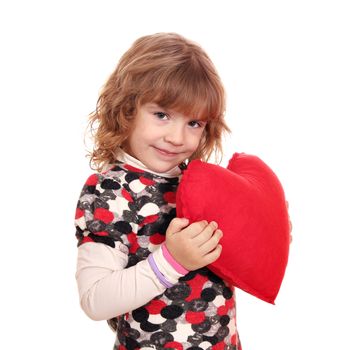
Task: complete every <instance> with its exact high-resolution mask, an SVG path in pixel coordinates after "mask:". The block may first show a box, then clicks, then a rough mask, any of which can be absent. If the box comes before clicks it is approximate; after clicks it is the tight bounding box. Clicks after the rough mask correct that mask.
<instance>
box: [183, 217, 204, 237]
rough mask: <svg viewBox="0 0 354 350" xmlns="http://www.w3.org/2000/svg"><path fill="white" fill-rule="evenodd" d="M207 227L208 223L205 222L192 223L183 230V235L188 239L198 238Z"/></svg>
mask: <svg viewBox="0 0 354 350" xmlns="http://www.w3.org/2000/svg"><path fill="white" fill-rule="evenodd" d="M207 226H208V221H206V220H202V221H197V222H193V223H192V224H190V225H189V226H188V227H187V228H186V229H185V233H186V234H187V235H188V236H189V237H190V238H194V237H196V236H198V235H199V234H200V233H201V232H202V231H203V230H204V229H205V228H206V227H207Z"/></svg>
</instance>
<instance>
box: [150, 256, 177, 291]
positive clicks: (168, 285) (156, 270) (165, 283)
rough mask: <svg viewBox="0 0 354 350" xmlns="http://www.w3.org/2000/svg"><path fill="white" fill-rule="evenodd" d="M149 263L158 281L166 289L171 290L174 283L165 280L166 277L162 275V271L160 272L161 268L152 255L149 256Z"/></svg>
mask: <svg viewBox="0 0 354 350" xmlns="http://www.w3.org/2000/svg"><path fill="white" fill-rule="evenodd" d="M148 262H149V264H150V267H151V269H152V271H154V273H155V275H156V277H157V278H158V280H159V281H160V282H161V284H162V285H163V286H164V287H166V288H171V287H172V286H173V284H172V283H170V282H169V281H167V279H166V278H165V276H164V275H163V274H162V273H161V271H160V270H159V268H158V267H157V265H156V262H155V259H154V257H153V255H152V254H150V255H149V256H148Z"/></svg>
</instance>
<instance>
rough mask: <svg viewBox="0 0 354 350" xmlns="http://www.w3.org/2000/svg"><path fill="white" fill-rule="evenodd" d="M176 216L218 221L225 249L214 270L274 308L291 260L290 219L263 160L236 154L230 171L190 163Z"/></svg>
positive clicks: (280, 191) (185, 172) (273, 177)
mask: <svg viewBox="0 0 354 350" xmlns="http://www.w3.org/2000/svg"><path fill="white" fill-rule="evenodd" d="M177 216H178V217H186V218H188V219H189V220H190V221H191V222H194V221H200V220H207V221H212V220H214V221H216V222H217V223H218V225H219V227H220V229H221V230H222V231H223V234H224V235H223V237H222V239H221V241H220V243H221V245H222V247H223V250H222V253H221V256H220V258H219V259H218V260H217V261H215V262H214V263H212V264H210V265H209V266H208V267H209V268H210V270H212V271H213V272H215V273H216V274H217V275H219V276H220V277H222V278H223V279H224V280H226V281H227V282H229V283H231V284H232V285H234V286H236V287H238V288H241V289H243V290H244V291H246V292H248V293H250V294H252V295H254V296H256V297H258V298H259V299H262V300H264V301H267V302H269V303H272V304H274V300H275V298H276V296H277V294H278V291H279V289H280V286H281V283H282V280H283V277H284V273H285V269H286V265H287V261H288V254H289V243H290V242H289V237H290V236H289V219H288V211H287V207H286V201H285V197H284V192H283V188H282V186H281V184H280V182H279V180H278V178H277V176H276V175H275V174H274V172H273V171H272V170H271V169H270V168H269V167H268V166H267V165H266V164H265V163H264V162H263V161H262V160H261V159H259V158H258V157H256V156H251V155H246V154H243V153H242V154H238V153H235V154H234V156H233V157H232V159H231V160H230V162H229V165H228V167H227V169H225V168H223V167H221V166H218V165H213V164H208V163H205V162H202V161H199V160H194V161H192V162H190V163H189V165H188V168H187V169H186V170H185V171H184V174H183V176H182V180H181V183H180V185H179V186H178V191H177Z"/></svg>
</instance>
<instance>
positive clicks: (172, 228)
mask: <svg viewBox="0 0 354 350" xmlns="http://www.w3.org/2000/svg"><path fill="white" fill-rule="evenodd" d="M188 224H189V220H188V219H186V218H174V219H173V220H172V221H171V222H170V224H169V226H168V228H167V231H166V235H173V234H174V233H177V232H180V231H182V230H183V229H184V228H185V227H187V226H188Z"/></svg>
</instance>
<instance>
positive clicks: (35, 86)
mask: <svg viewBox="0 0 354 350" xmlns="http://www.w3.org/2000/svg"><path fill="white" fill-rule="evenodd" d="M353 18H354V11H353V5H352V2H351V1H341V0H337V1H326V0H322V1H315V0H298V1H284V0H279V1H274V0H268V1H252V0H249V1H206V0H204V1H185V0H179V1H173V2H172V1H154V0H150V1H74V0H73V1H7V2H5V1H4V2H1V5H0V35H1V49H0V50H1V55H0V59H1V65H0V99H1V109H0V113H1V172H0V173H1V197H0V198H1V202H2V206H1V208H2V209H1V245H0V250H1V251H0V253H1V254H0V259H1V261H0V266H1V297H0V303H1V305H0V313H1V320H2V321H1V322H2V327H1V334H2V335H1V338H0V342H1V343H4V344H5V343H6V345H3V344H0V347H1V349H61V350H62V349H85V350H91V349H92V350H93V349H111V348H112V346H113V342H114V334H113V332H111V330H110V329H109V328H108V326H107V325H106V323H105V322H104V321H102V322H95V321H91V320H90V319H88V318H87V317H86V316H85V315H84V313H83V312H82V311H81V309H80V307H79V303H78V298H77V291H76V284H75V279H74V272H75V259H76V240H75V237H74V226H73V216H74V211H75V206H76V202H77V200H78V196H79V193H80V191H81V187H82V185H83V183H84V181H85V180H86V178H87V176H88V175H89V174H90V173H91V170H90V169H89V166H88V159H86V158H85V153H86V150H85V145H84V143H83V139H84V131H85V127H86V116H87V115H88V114H89V113H90V112H91V111H92V110H93V109H94V108H95V103H96V100H97V97H98V92H99V89H100V87H101V86H102V85H103V83H104V82H105V80H106V79H107V77H108V75H109V74H110V73H111V71H112V70H113V68H114V67H115V65H116V63H117V61H118V59H119V57H120V55H121V54H122V53H123V52H124V51H125V50H126V49H128V47H129V46H130V45H131V43H132V42H133V41H134V40H135V39H136V38H138V37H139V36H142V35H145V34H152V33H155V32H160V31H174V32H178V33H180V34H182V35H184V36H186V37H187V38H190V39H192V40H194V41H197V42H198V43H200V44H201V46H202V47H203V48H204V49H205V50H206V51H207V52H208V54H209V55H210V57H211V58H212V60H213V61H214V63H215V65H216V67H217V69H218V71H219V73H220V76H221V78H222V79H223V81H224V84H225V87H226V90H227V94H228V109H227V121H228V123H229V125H230V126H231V129H232V131H233V134H232V135H231V137H229V138H228V139H227V140H226V141H225V147H226V156H225V161H226V160H227V159H228V158H229V157H230V155H231V154H232V153H233V152H235V151H239V152H240V151H243V152H247V153H253V154H257V155H258V156H260V157H261V158H262V159H263V160H264V161H266V162H267V163H268V164H269V165H270V166H271V167H272V168H273V170H274V171H275V172H276V173H277V174H278V176H279V178H280V180H281V181H282V183H283V186H284V188H285V191H286V194H287V198H288V200H289V202H290V215H291V218H292V222H293V226H294V228H293V236H294V240H293V243H292V246H291V253H290V258H289V264H288V268H287V271H286V275H285V278H284V281H283V285H282V287H281V290H280V293H279V295H278V298H277V300H276V305H275V306H273V305H268V304H266V303H264V302H262V301H259V300H258V299H256V298H254V297H252V296H250V295H247V294H245V293H243V292H241V291H238V292H237V298H238V327H239V331H240V335H241V340H242V343H243V348H244V350H264V349H265V350H268V349H269V350H270V349H271V350H284V349H286V350H295V349H316V350H317V349H321V350H325V349H326V350H327V349H328V350H332V349H346V350H347V349H354V339H353V335H352V331H353V326H354V320H353V315H354V302H353V297H354V287H353V277H354V273H353V269H354V262H353V260H354V259H353V249H354V248H353V243H354V240H353V234H354V232H353V212H354V211H353V209H354V206H353V196H354V186H353V179H354V169H353V155H352V150H353V149H354V142H353V126H352V123H350V122H351V120H352V119H353V117H354V107H353V97H354V68H353V66H354V64H353V62H354V38H353V36H354V34H353V33H354V21H353ZM88 146H89V145H88Z"/></svg>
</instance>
